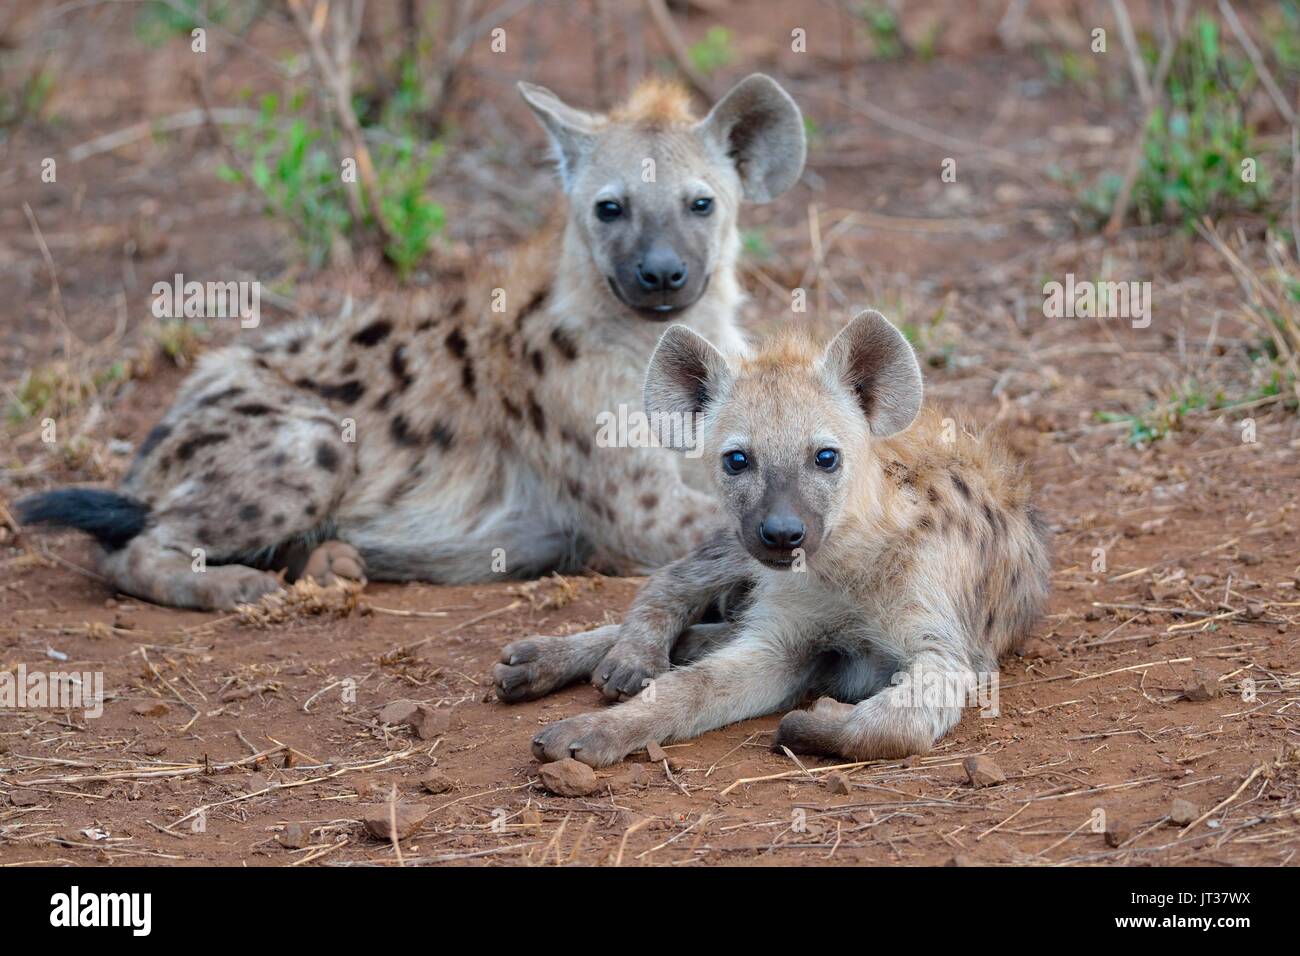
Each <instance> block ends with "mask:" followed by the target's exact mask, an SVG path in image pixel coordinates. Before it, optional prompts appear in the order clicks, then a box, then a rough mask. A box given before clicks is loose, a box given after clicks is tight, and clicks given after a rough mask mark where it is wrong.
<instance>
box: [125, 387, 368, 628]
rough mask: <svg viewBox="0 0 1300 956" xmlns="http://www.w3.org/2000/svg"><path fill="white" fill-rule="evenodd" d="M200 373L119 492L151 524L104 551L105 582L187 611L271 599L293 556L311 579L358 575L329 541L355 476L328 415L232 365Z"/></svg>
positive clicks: (354, 559) (350, 558)
mask: <svg viewBox="0 0 1300 956" xmlns="http://www.w3.org/2000/svg"><path fill="white" fill-rule="evenodd" d="M204 371H205V372H207V373H208V374H200V375H199V376H196V378H195V380H194V381H193V382H192V383H191V384H190V385H189V386H187V388H186V391H185V393H183V394H182V396H181V397H180V398H179V399H178V401H177V403H176V405H175V406H174V407H173V408H172V409H171V411H170V412H169V413H168V415H167V416H166V418H164V419H163V422H162V423H161V424H160V425H159V426H158V427H157V428H156V429H155V430H154V431H153V433H152V434H151V436H150V438H149V439H148V440H147V441H146V442H145V444H144V445H143V446H142V448H141V451H140V455H139V457H138V459H137V460H136V462H135V463H134V464H133V466H132V468H131V472H130V473H129V474H128V476H127V479H126V481H125V482H124V484H123V488H122V490H123V492H124V493H125V494H127V495H129V496H131V497H134V498H137V499H139V500H142V501H144V502H146V503H147V504H148V505H149V516H148V520H147V523H146V526H145V529H144V530H143V532H142V533H141V534H139V535H137V536H136V537H134V538H132V539H131V540H130V541H129V542H127V543H126V544H125V545H124V546H122V547H120V548H117V549H115V550H109V551H106V552H105V554H104V556H103V558H102V559H101V562H100V567H101V569H102V571H103V573H104V574H105V576H106V577H108V578H109V580H110V581H111V582H112V583H113V584H114V585H116V586H117V587H119V588H121V589H122V590H123V591H126V592H127V593H130V594H135V595H138V596H140V597H143V598H146V599H148V600H151V601H157V602H159V603H165V604H172V605H178V606H183V607H195V608H230V607H233V606H234V605H235V604H239V603H243V602H246V601H250V600H256V599H257V598H258V597H260V596H261V595H262V594H265V593H267V592H268V591H271V590H274V589H275V588H277V587H279V581H278V579H277V578H276V577H275V575H273V574H270V573H267V571H268V569H278V568H282V567H285V565H286V564H287V563H289V562H288V559H287V556H288V555H291V554H292V553H293V552H295V551H298V552H302V553H306V554H308V555H309V556H308V557H307V558H306V560H305V561H304V562H303V566H304V567H305V568H306V569H307V570H308V571H319V572H321V573H322V574H324V575H325V576H326V577H328V576H329V575H331V574H333V575H335V576H339V577H352V578H360V577H361V576H362V575H363V573H364V565H363V563H362V561H361V557H360V555H359V554H357V552H356V551H355V550H354V549H352V548H351V547H349V546H346V545H342V546H341V547H330V545H333V544H337V543H334V542H330V541H329V539H330V538H331V537H332V525H331V522H330V514H331V512H332V511H333V509H334V507H335V505H336V504H337V502H338V500H339V498H340V497H341V496H342V493H343V490H344V489H345V488H346V487H347V483H348V482H349V481H350V480H351V479H352V477H353V475H354V473H355V445H354V444H352V443H350V442H345V441H344V440H343V434H344V433H343V429H342V427H341V424H340V422H339V421H337V420H336V416H335V415H333V414H332V413H331V411H330V409H329V408H328V406H326V405H325V404H324V403H323V402H322V401H320V400H319V399H317V398H315V397H314V396H310V395H308V394H306V393H305V392H303V391H301V390H299V389H295V388H292V387H290V386H287V385H285V384H284V383H283V382H282V381H280V380H279V379H276V378H274V377H273V376H271V375H270V374H269V373H263V372H257V371H254V370H252V369H248V368H241V367H239V366H238V363H235V362H229V363H226V364H225V365H223V366H221V367H218V368H214V369H209V370H204ZM322 545H324V546H325V549H324V550H323V551H322V550H320V548H319V546H322ZM312 548H317V550H316V551H315V552H313V551H312V550H311V549H312Z"/></svg>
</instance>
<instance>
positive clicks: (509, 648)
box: [492, 637, 581, 703]
mask: <svg viewBox="0 0 1300 956" xmlns="http://www.w3.org/2000/svg"><path fill="white" fill-rule="evenodd" d="M568 657H569V655H568V653H567V651H566V648H565V646H564V639H563V638H559V637H526V638H524V639H523V640H521V641H515V642H513V643H511V644H507V645H506V646H505V647H503V648H502V649H501V663H499V664H497V665H495V666H494V667H493V668H492V682H493V684H494V685H495V688H496V694H497V699H498V700H503V701H506V702H507V703H515V702H517V701H521V700H534V699H536V698H538V697H545V696H546V695H547V694H549V693H550V692H551V691H553V690H558V689H559V688H560V687H563V686H564V685H565V684H569V683H572V682H573V681H574V680H575V679H576V677H578V676H581V675H575V674H573V673H571V670H572V668H571V667H570V666H569V664H568Z"/></svg>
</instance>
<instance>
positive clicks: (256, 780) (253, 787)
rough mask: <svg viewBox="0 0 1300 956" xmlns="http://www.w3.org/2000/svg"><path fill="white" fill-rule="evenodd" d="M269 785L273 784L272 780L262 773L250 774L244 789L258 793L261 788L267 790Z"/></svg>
mask: <svg viewBox="0 0 1300 956" xmlns="http://www.w3.org/2000/svg"><path fill="white" fill-rule="evenodd" d="M269 786H271V781H269V780H267V779H266V778H265V777H263V776H262V775H261V774H260V773H253V774H249V775H248V779H246V780H245V781H244V789H245V790H247V791H248V792H249V793H257V792H258V791H260V790H265V789H266V788H267V787H269Z"/></svg>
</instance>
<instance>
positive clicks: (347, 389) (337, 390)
mask: <svg viewBox="0 0 1300 956" xmlns="http://www.w3.org/2000/svg"><path fill="white" fill-rule="evenodd" d="M294 384H295V385H297V386H298V387H299V388H306V389H310V390H311V391H313V392H315V393H316V394H317V395H319V396H320V397H321V398H324V399H326V400H333V401H339V402H344V403H346V404H348V405H351V404H352V403H353V402H356V401H357V400H358V399H360V398H361V396H362V395H364V394H365V393H366V387H365V386H364V385H362V384H361V383H360V382H358V381H357V380H356V379H349V380H348V381H346V382H340V383H339V384H337V385H321V384H319V383H317V382H313V381H312V380H311V379H308V378H300V379H298V380H297V381H295V382H294Z"/></svg>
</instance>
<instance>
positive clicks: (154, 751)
mask: <svg viewBox="0 0 1300 956" xmlns="http://www.w3.org/2000/svg"><path fill="white" fill-rule="evenodd" d="M166 752H167V745H166V744H165V743H163V742H162V741H161V740H146V741H145V742H144V743H142V744H140V753H142V754H144V755H145V756H146V757H161V756H162V755H163V754H165V753H166Z"/></svg>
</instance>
